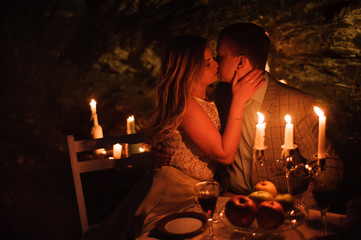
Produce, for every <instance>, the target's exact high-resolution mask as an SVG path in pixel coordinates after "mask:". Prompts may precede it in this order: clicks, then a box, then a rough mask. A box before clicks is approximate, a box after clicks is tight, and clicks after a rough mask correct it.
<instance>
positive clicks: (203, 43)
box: [136, 35, 263, 232]
mask: <svg viewBox="0 0 361 240" xmlns="http://www.w3.org/2000/svg"><path fill="white" fill-rule="evenodd" d="M261 73H262V71H254V72H253V74H250V75H249V76H247V78H252V76H253V75H257V74H258V76H259V77H258V78H257V80H256V81H253V82H251V81H247V80H248V79H242V80H241V81H238V78H237V72H236V73H235V75H234V78H233V80H232V86H233V87H232V92H233V100H232V104H231V107H230V111H229V116H228V122H227V125H226V127H225V129H224V132H223V135H221V134H220V133H219V131H220V120H219V116H218V111H217V108H216V106H215V104H214V102H212V101H208V96H207V88H208V86H209V85H210V84H212V83H214V82H216V81H217V80H218V63H217V62H216V61H215V60H214V58H213V53H212V50H211V48H210V46H209V44H208V42H207V40H206V39H205V38H203V37H200V36H194V35H183V36H179V37H177V38H176V39H175V40H174V41H173V42H172V43H171V44H170V46H169V48H168V50H167V51H166V54H165V58H164V60H163V63H162V67H161V73H160V77H159V80H158V82H157V87H156V109H155V114H154V116H153V119H152V121H151V123H150V127H149V132H150V133H151V136H152V137H151V142H152V143H153V144H154V143H155V144H159V145H160V146H161V147H162V150H163V151H164V152H165V153H166V154H168V155H170V156H171V160H170V164H169V165H170V166H165V167H162V168H161V169H159V170H156V172H155V174H154V177H153V185H152V187H151V189H150V191H149V192H148V194H147V196H146V197H145V199H144V200H143V202H142V203H141V205H140V206H139V208H138V210H137V214H136V215H137V216H139V215H145V221H144V224H143V232H146V231H149V230H150V229H152V228H153V227H154V225H155V223H156V221H157V220H159V219H160V218H161V217H163V216H164V215H166V214H169V213H171V212H177V211H179V210H180V209H182V208H184V207H187V206H189V205H190V204H192V202H193V196H194V191H193V187H194V185H195V184H196V183H197V182H199V181H202V180H207V179H212V178H213V176H214V171H215V166H216V163H221V164H231V163H232V162H233V161H234V155H235V152H236V150H237V146H238V142H239V139H240V135H241V127H242V126H241V125H242V124H241V120H242V116H243V106H244V104H245V103H246V101H247V100H248V99H249V98H250V97H251V96H252V95H253V94H254V93H255V92H256V91H257V90H258V89H259V87H260V86H261V85H262V84H261V82H262V79H263V77H262V76H261Z"/></svg>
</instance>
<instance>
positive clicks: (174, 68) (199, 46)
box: [147, 35, 207, 144]
mask: <svg viewBox="0 0 361 240" xmlns="http://www.w3.org/2000/svg"><path fill="white" fill-rule="evenodd" d="M206 46H207V39H205V38H203V37H200V36H196V35H181V36H178V37H177V38H176V39H174V40H173V41H172V42H171V44H170V45H169V47H168V49H167V51H166V52H165V56H164V59H163V62H162V66H161V71H160V74H159V78H158V81H157V85H156V91H155V112H154V114H153V117H152V118H151V121H150V122H149V124H148V131H147V132H148V134H147V135H148V136H147V138H148V141H149V142H150V143H151V144H157V143H159V142H161V141H162V140H164V139H165V138H167V137H168V136H169V135H170V134H171V133H172V131H173V130H176V129H177V128H178V127H179V124H180V123H181V121H182V116H183V114H184V112H185V108H186V104H187V99H188V97H190V95H191V92H192V89H194V87H195V86H196V84H197V83H198V80H199V79H200V76H201V75H202V74H203V71H204V65H205V61H204V51H205V49H206Z"/></svg>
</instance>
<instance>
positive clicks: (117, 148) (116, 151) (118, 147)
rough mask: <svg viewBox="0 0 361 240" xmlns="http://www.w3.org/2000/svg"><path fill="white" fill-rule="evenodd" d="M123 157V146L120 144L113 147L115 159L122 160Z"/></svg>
mask: <svg viewBox="0 0 361 240" xmlns="http://www.w3.org/2000/svg"><path fill="white" fill-rule="evenodd" d="M121 156H122V145H120V144H119V143H117V144H114V145H113V157H114V159H120V158H121Z"/></svg>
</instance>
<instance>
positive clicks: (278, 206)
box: [220, 181, 308, 234]
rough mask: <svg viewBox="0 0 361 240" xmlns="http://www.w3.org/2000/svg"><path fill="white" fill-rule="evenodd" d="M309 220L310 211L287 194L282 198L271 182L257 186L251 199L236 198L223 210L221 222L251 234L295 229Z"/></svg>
mask: <svg viewBox="0 0 361 240" xmlns="http://www.w3.org/2000/svg"><path fill="white" fill-rule="evenodd" d="M307 217H308V209H307V208H306V207H305V206H304V205H303V204H301V203H300V202H299V201H297V200H296V199H295V198H294V197H293V196H292V195H290V194H288V193H284V194H279V193H278V192H277V189H276V187H275V185H274V184H273V183H272V182H270V181H262V182H259V183H257V184H256V185H255V188H254V191H253V192H252V193H250V194H249V195H234V196H232V197H231V198H230V199H229V200H228V201H227V202H226V203H225V205H224V206H222V207H221V211H220V220H221V222H222V223H223V224H224V225H226V226H227V227H230V228H231V229H233V230H234V231H238V232H245V233H251V234H257V233H274V232H282V231H286V230H290V229H294V228H296V227H298V226H300V225H301V224H303V223H304V222H305V221H306V220H307Z"/></svg>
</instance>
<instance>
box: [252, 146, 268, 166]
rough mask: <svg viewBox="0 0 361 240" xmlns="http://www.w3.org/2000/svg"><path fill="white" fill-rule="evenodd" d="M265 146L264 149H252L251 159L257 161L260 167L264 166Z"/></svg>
mask: <svg viewBox="0 0 361 240" xmlns="http://www.w3.org/2000/svg"><path fill="white" fill-rule="evenodd" d="M266 148H267V147H266V146H265V147H264V148H257V149H256V148H254V149H253V156H252V157H253V159H254V160H256V161H258V162H259V164H260V165H261V166H263V164H264V160H265V156H264V150H266Z"/></svg>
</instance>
